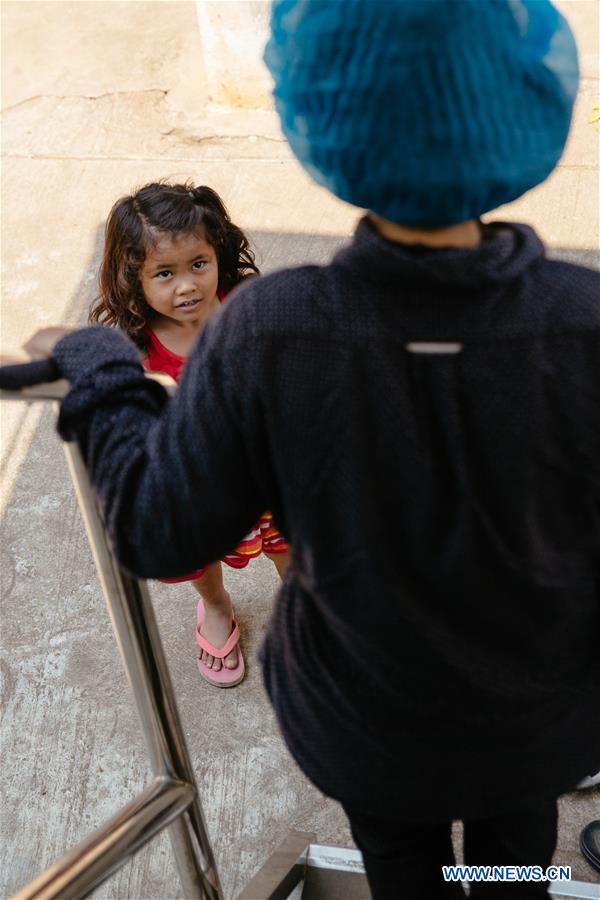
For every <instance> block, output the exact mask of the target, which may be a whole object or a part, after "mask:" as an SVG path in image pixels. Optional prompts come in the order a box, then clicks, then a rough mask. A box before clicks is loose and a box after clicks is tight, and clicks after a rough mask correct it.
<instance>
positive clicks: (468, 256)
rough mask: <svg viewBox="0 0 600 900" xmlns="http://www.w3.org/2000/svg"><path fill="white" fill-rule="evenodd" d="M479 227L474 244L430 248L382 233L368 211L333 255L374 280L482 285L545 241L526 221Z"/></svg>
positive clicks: (521, 267) (506, 277) (508, 276)
mask: <svg viewBox="0 0 600 900" xmlns="http://www.w3.org/2000/svg"><path fill="white" fill-rule="evenodd" d="M482 227H483V238H482V241H481V243H480V244H479V246H477V247H473V248H469V249H463V248H455V247H451V248H443V249H437V248H430V247H424V246H423V245H421V244H397V243H394V242H393V241H389V240H387V239H386V238H384V237H382V236H381V235H380V234H379V232H378V231H377V230H376V229H375V227H374V226H373V224H372V223H371V221H370V220H369V218H368V217H367V216H365V217H364V218H363V219H361V220H360V222H359V223H358V227H357V229H356V232H355V234H354V241H353V243H352V244H350V245H349V246H348V247H346V248H344V249H343V250H341V251H340V252H339V253H338V254H337V255H336V256H335V258H334V264H336V265H341V266H344V267H346V266H349V267H351V268H352V269H353V270H354V271H355V272H356V269H357V267H358V268H359V269H360V271H361V273H362V274H363V275H365V276H366V277H368V278H369V280H370V281H376V282H380V283H381V282H388V283H389V282H390V281H393V282H396V283H402V282H404V283H405V284H406V283H409V282H410V283H413V284H419V285H432V286H435V285H437V286H440V285H447V286H448V287H452V286H454V285H456V286H460V287H461V288H468V287H472V288H473V289H474V290H477V289H479V290H481V289H482V288H485V287H486V286H487V285H500V284H505V283H508V282H511V281H514V280H515V279H516V278H518V277H519V276H520V275H521V274H522V273H523V272H524V271H525V269H526V268H528V266H530V265H531V264H532V263H533V262H534V261H535V260H537V259H539V258H541V257H542V256H543V255H544V245H543V244H542V242H541V241H540V239H539V238H538V236H537V234H536V233H535V231H534V230H533V229H532V228H530V227H529V226H528V225H521V224H514V223H509V222H494V223H492V224H489V225H484V226H482Z"/></svg>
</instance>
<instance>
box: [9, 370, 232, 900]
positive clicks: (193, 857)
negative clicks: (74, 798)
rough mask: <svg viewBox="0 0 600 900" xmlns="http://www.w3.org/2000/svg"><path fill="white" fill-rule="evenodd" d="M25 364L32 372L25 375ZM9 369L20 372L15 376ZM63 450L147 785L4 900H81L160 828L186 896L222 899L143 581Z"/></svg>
mask: <svg viewBox="0 0 600 900" xmlns="http://www.w3.org/2000/svg"><path fill="white" fill-rule="evenodd" d="M44 365H45V364H44V363H40V364H37V373H38V374H37V377H39V380H43V379H44V377H48V376H47V369H46V370H44ZM11 368H12V367H11ZM27 369H29V371H30V372H32V373H33V377H29V379H28V378H27V374H26V370H27ZM19 370H22V372H23V373H25V377H24V378H23V377H21V376H20V374H19ZM3 371H4V372H7V373H8V372H9V370H8V369H5V370H3ZM45 371H46V376H45V375H44V372H45ZM14 372H15V373H16V376H15V384H14V385H11V386H16V383H17V382H19V383H21V384H24V383H29V384H31V383H32V381H35V380H36V368H35V367H34V366H33V365H32V366H28V367H18V368H17V367H14ZM54 377H56V375H54ZM19 379H20V381H19ZM8 382H10V378H9V379H8V380H7V378H4V377H3V378H2V381H1V383H2V385H3V386H6V385H7V384H8ZM66 388H67V385H66V382H64V381H56V382H54V383H53V384H40V385H37V386H33V387H26V388H23V389H21V390H10V391H7V390H1V391H0V398H2V399H11V400H26V401H32V400H58V399H60V398H61V397H62V396H64V394H65V392H66ZM64 448H65V453H66V456H67V461H68V464H69V469H70V472H71V477H72V479H73V483H74V485H75V491H76V494H77V499H78V502H79V508H80V509H81V514H82V516H83V521H84V523H85V527H86V531H87V536H88V539H89V542H90V546H91V548H92V553H93V555H94V561H95V563H96V568H97V570H98V574H99V576H100V581H101V584H102V591H103V593H104V598H105V600H106V605H107V606H108V612H109V615H110V618H111V621H112V626H113V630H114V634H115V638H116V641H117V644H118V646H119V649H120V651H121V658H122V661H123V666H124V668H125V672H126V673H127V677H128V679H129V683H130V685H131V688H132V690H133V695H134V699H135V704H136V706H137V709H138V713H139V716H140V719H141V721H142V726H143V729H144V734H145V736H146V743H147V745H148V750H149V753H150V759H151V763H152V768H153V771H154V781H153V782H152V783H151V784H150V786H149V787H147V788H146V789H145V790H144V791H142V792H141V794H139V795H138V796H137V797H136V798H135V800H133V802H132V803H129V804H128V805H127V806H125V807H124V808H123V809H122V810H121V811H120V812H119V813H117V815H116V816H115V817H114V818H113V819H111V820H110V821H109V822H107V823H106V824H105V825H104V826H103V827H102V828H100V829H99V830H98V831H96V832H94V834H92V835H91V836H90V837H89V838H87V840H85V841H83V842H82V843H81V844H79V845H78V846H77V847H76V848H75V849H74V850H72V851H71V852H69V853H67V854H66V855H65V856H63V857H62V859H60V860H59V861H58V862H56V863H55V864H54V865H52V866H50V867H49V868H48V869H46V871H45V872H43V873H42V874H41V875H39V876H38V877H37V878H36V879H35V880H34V881H32V882H31V883H30V884H28V885H27V886H26V887H24V888H23V889H22V890H20V891H19V892H18V894H16V895H15V898H14V900H52V898H60V900H71V898H79V897H87V896H88V894H90V893H91V892H92V891H93V890H94V889H95V888H97V887H98V885H100V884H101V883H102V882H103V881H104V880H105V879H107V878H108V877H109V876H110V875H111V874H112V873H113V872H115V871H116V870H117V869H118V868H120V867H121V866H122V865H123V864H124V863H125V862H126V861H127V860H128V859H129V858H130V857H132V856H133V854H134V853H136V852H137V851H138V850H139V849H140V848H141V847H143V846H144V845H145V844H146V843H147V842H148V841H149V840H150V839H151V838H153V837H154V836H155V835H156V834H157V833H158V832H159V831H161V830H162V829H163V828H165V827H166V826H169V834H170V837H171V843H172V845H173V850H174V852H175V857H176V860H177V866H178V868H179V875H180V877H181V882H182V887H183V892H184V894H185V896H186V898H199V900H223V893H222V889H221V885H220V882H219V876H218V873H217V869H216V866H215V860H214V856H213V853H212V849H211V846H210V841H209V838H208V834H207V831H206V825H205V822H204V817H203V814H202V809H201V806H200V801H199V799H198V789H197V786H196V781H195V778H194V773H193V770H192V766H191V763H190V758H189V755H188V751H187V748H186V745H185V740H184V737H183V732H182V729H181V724H180V721H179V714H178V712H177V706H176V703H175V697H174V694H173V687H172V685H171V679H170V676H169V672H168V669H167V664H166V661H165V657H164V653H163V649H162V645H161V642H160V637H159V633H158V629H157V625H156V620H155V618H154V610H153V608H152V604H151V602H150V597H149V594H148V590H147V588H146V585H145V583H144V582H142V581H138V579H137V578H133V577H132V576H131V575H128V574H127V573H126V572H124V571H123V570H122V569H121V568H120V567H119V565H118V563H117V562H116V560H115V557H114V555H113V552H112V549H111V547H110V544H109V542H108V538H107V534H106V531H105V528H104V525H103V522H102V519H101V517H100V513H99V511H98V507H97V504H96V499H95V496H94V493H93V491H92V488H91V485H90V481H89V478H88V474H87V471H86V468H85V465H84V462H83V459H82V457H81V454H80V452H79V448H78V446H77V445H76V444H71V443H69V444H64Z"/></svg>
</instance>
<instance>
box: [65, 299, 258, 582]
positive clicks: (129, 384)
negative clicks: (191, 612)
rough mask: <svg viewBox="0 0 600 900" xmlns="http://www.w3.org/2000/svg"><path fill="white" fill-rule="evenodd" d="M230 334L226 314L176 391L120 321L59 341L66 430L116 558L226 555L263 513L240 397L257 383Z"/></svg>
mask: <svg viewBox="0 0 600 900" xmlns="http://www.w3.org/2000/svg"><path fill="white" fill-rule="evenodd" d="M223 312H224V310H223ZM234 318H235V317H234ZM229 343H230V342H228V340H227V338H226V334H225V332H224V328H223V322H222V315H221V314H218V315H217V316H216V317H215V320H214V321H212V322H210V323H209V325H208V326H207V327H206V329H205V330H204V332H203V333H202V335H201V337H200V339H199V341H198V343H197V345H196V346H195V348H194V350H193V352H192V354H191V356H190V358H189V360H188V364H187V366H186V368H185V370H184V375H183V378H182V380H181V384H180V386H179V388H178V390H177V392H176V393H175V395H174V396H173V397H172V398H170V399H169V398H167V395H166V393H165V391H164V390H163V389H162V388H161V387H160V386H159V385H158V384H156V383H155V382H152V381H151V380H150V379H147V378H146V377H145V375H144V373H143V369H142V366H141V364H140V360H139V354H138V352H137V350H136V348H135V347H134V346H133V345H132V344H131V343H130V342H129V341H128V340H127V339H125V338H124V337H123V336H122V335H119V334H118V333H116V332H115V331H114V330H113V329H108V328H102V327H95V328H87V329H83V330H82V331H77V332H74V333H73V334H70V335H68V336H67V337H65V338H63V339H62V340H61V341H60V342H59V344H57V346H56V348H55V354H54V356H55V360H56V362H57V364H58V366H59V368H60V370H61V373H62V374H63V375H64V377H66V378H67V379H68V380H69V381H70V383H71V390H70V392H69V394H68V395H67V397H66V398H65V399H64V400H63V403H62V405H61V412H60V417H59V425H58V427H59V432H60V434H61V436H62V437H63V438H64V439H65V440H76V441H77V442H78V443H79V446H80V448H81V450H82V453H83V456H84V460H85V462H86V465H87V468H88V472H89V474H90V478H91V480H92V484H93V485H94V488H95V490H96V492H97V495H98V497H99V500H100V505H101V508H102V511H103V514H104V520H105V523H106V526H107V528H108V531H109V534H110V537H111V540H112V543H113V547H114V548H115V552H116V554H117V558H118V559H119V562H120V563H121V564H122V565H123V566H124V567H125V568H127V569H129V570H130V571H132V572H134V573H135V574H136V575H139V576H141V577H145V578H158V577H164V578H169V577H177V576H179V575H183V574H185V573H186V572H190V571H193V570H195V569H197V568H199V567H201V566H204V565H206V564H207V563H209V562H212V561H213V560H215V559H219V558H220V557H221V556H222V555H223V554H225V553H227V552H228V551H230V550H231V549H232V548H233V547H235V545H236V544H237V543H238V541H239V540H240V539H241V538H242V537H243V535H244V534H245V533H246V532H247V531H248V529H249V528H250V527H251V526H252V524H253V523H254V522H255V521H256V520H257V518H258V517H259V515H260V513H261V512H262V511H263V501H262V500H261V499H260V497H259V496H258V489H257V488H256V485H255V484H254V481H253V479H252V477H251V475H250V469H251V467H250V466H249V464H248V458H247V450H246V442H247V441H250V440H252V437H251V436H249V435H246V436H245V435H244V433H243V427H242V421H243V415H242V413H241V411H240V407H239V404H240V398H241V397H242V396H243V395H244V391H245V392H246V394H248V393H249V384H248V383H247V379H246V373H244V381H245V383H244V384H240V383H239V380H238V379H239V375H238V372H237V368H238V367H237V366H236V365H235V364H234V363H235V362H236V360H237V359H239V354H237V356H236V354H235V353H232V352H231V348H230V346H229Z"/></svg>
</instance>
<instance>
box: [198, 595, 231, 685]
mask: <svg viewBox="0 0 600 900" xmlns="http://www.w3.org/2000/svg"><path fill="white" fill-rule="evenodd" d="M223 594H224V597H225V598H226V601H225V602H219V603H218V604H214V602H213V603H211V604H210V605H209V604H207V602H206V601H204V619H203V620H202V628H201V629H200V634H201V635H202V637H203V638H206V640H207V641H208V642H209V644H212V645H213V647H217V648H219V649H220V648H221V647H224V646H225V644H226V642H227V638H228V637H229V635H230V634H231V629H232V627H233V622H232V620H233V610H232V608H231V599H230V597H229V594H227V593H226V592H225V591H223ZM198 659H199V660H201V661H202V662H203V663H204V665H205V666H206V667H207V668H208V669H212V670H213V672H218V671H219V669H220V668H221V660H220V658H219V657H218V656H212V654H210V653H207V652H206V650H202V649H199V652H198ZM223 663H224V665H225V668H226V669H235V667H236V666H237V664H238V653H237V648H236V647H234V649H233V650H232V651H231V653H228V654H227V656H226V657H225V659H224V660H223Z"/></svg>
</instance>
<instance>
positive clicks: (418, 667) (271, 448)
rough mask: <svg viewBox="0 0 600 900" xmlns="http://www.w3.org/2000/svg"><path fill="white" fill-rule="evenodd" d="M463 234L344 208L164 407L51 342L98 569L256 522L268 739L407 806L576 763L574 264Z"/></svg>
mask: <svg viewBox="0 0 600 900" xmlns="http://www.w3.org/2000/svg"><path fill="white" fill-rule="evenodd" d="M484 234H485V236H484V240H483V241H482V243H481V245H480V246H479V247H478V248H476V249H469V250H462V249H460V250H456V249H444V250H431V249H425V248H423V247H406V246H400V245H396V244H392V243H389V242H388V241H386V240H384V239H383V238H381V237H380V236H379V235H378V234H377V233H376V232H375V231H374V229H373V228H372V226H371V225H370V223H369V222H368V221H367V220H366V219H365V220H363V221H362V222H361V224H360V225H359V227H358V230H357V234H356V236H355V240H354V243H353V244H352V245H351V246H350V247H348V248H347V249H344V250H343V251H342V252H340V253H339V254H338V255H337V256H336V257H335V259H334V260H333V262H332V263H331V265H329V266H325V267H316V266H308V267H304V268H299V269H295V270H291V271H287V272H279V273H276V274H273V275H270V276H268V277H265V278H261V279H260V280H252V281H251V282H250V283H248V284H246V285H244V286H243V287H242V288H240V289H239V291H238V292H237V293H236V295H235V296H234V297H233V298H232V299H231V300H230V301H229V302H228V303H227V305H226V307H225V308H224V309H222V310H221V311H220V312H219V313H218V315H217V316H216V317H215V319H214V320H213V321H211V322H210V323H209V325H208V326H207V328H206V329H205V331H204V332H203V333H202V335H201V337H200V340H199V342H198V344H197V346H196V347H195V349H194V351H193V353H192V355H191V356H190V359H189V362H188V365H187V367H186V370H185V372H184V376H183V379H182V381H181V384H180V387H179V390H178V392H177V394H176V396H175V397H174V398H173V399H172V400H170V401H168V402H167V401H166V400H165V396H164V394H163V392H162V389H160V388H159V387H157V386H156V385H154V384H150V383H149V382H148V381H147V380H145V378H144V375H143V372H142V368H141V366H140V364H139V362H138V358H137V351H136V350H135V348H134V347H133V345H131V344H129V343H128V342H127V341H126V340H125V339H124V338H123V337H122V336H120V335H119V334H117V333H116V332H115V331H112V330H110V329H102V328H94V329H87V330H84V331H80V332H76V333H74V334H72V335H70V336H68V337H67V338H65V339H63V340H62V341H61V342H60V344H59V345H58V346H57V348H56V360H57V362H58V365H59V367H60V369H61V371H62V373H63V374H64V375H65V376H66V377H67V378H69V380H70V381H71V383H72V390H71V392H70V394H69V395H68V397H67V398H66V399H65V401H64V402H63V404H62V411H61V416H60V422H59V427H60V430H61V433H62V435H63V436H64V437H66V438H77V439H78V440H79V442H80V444H81V446H82V448H83V452H84V455H85V458H86V460H87V464H88V466H89V469H90V472H91V476H92V480H93V482H94V484H95V485H96V488H97V490H98V493H99V495H100V497H101V501H102V505H103V508H104V510H105V516H106V520H107V523H108V526H109V529H110V532H111V534H112V537H113V541H114V543H115V546H116V549H117V553H118V556H119V558H120V559H121V561H122V563H123V565H124V566H126V567H127V568H129V569H131V570H132V571H133V572H135V573H137V574H139V575H141V576H145V577H150V578H153V577H157V576H165V577H169V576H176V575H181V574H184V573H185V572H188V571H190V570H191V569H194V568H198V566H201V565H203V564H205V563H208V562H210V561H211V560H214V559H218V558H219V557H221V556H222V555H223V554H224V553H225V552H226V551H228V550H229V549H231V547H233V546H235V545H236V542H237V541H238V540H239V539H240V538H241V537H242V535H243V534H244V533H245V532H246V531H247V529H248V528H249V527H250V526H251V525H252V524H253V523H254V522H255V521H256V519H257V518H258V516H259V515H260V513H261V512H262V510H264V509H267V508H268V509H271V510H272V511H273V513H274V516H275V520H276V522H277V524H278V526H279V528H280V529H281V531H282V532H283V534H284V535H285V537H286V538H287V539H288V540H289V541H290V543H291V545H292V548H293V561H292V565H291V567H290V569H289V571H288V574H287V576H286V578H285V581H284V584H283V587H282V590H281V594H280V596H279V598H278V600H277V603H276V606H275V610H274V613H273V617H272V620H271V624H270V627H269V632H268V635H267V638H266V641H265V643H264V646H263V649H262V662H263V667H264V676H265V682H266V686H267V690H268V692H269V695H270V697H271V700H272V703H273V705H274V707H275V710H276V713H277V716H278V719H279V722H280V725H281V728H282V731H283V734H284V736H285V739H286V741H287V743H288V745H289V748H290V750H291V752H292V754H293V755H294V756H295V758H296V759H297V761H298V763H299V764H300V766H301V767H302V768H303V769H304V771H305V772H306V773H307V774H308V776H309V777H310V778H311V779H313V780H314V781H315V782H316V784H317V785H318V786H319V787H321V788H322V789H323V790H324V791H325V792H327V793H329V794H331V795H333V796H335V797H337V798H340V799H342V800H344V801H345V802H346V803H348V804H350V805H354V806H355V807H358V808H361V809H363V810H366V811H375V812H383V811H389V813H390V815H395V816H399V817H403V818H405V819H407V820H411V819H414V820H425V821H436V820H440V821H441V820H446V819H449V818H452V817H467V818H468V817H476V816H486V815H490V814H493V813H501V812H503V811H506V810H510V809H513V808H517V807H520V806H524V805H526V804H527V803H529V802H530V801H534V800H537V799H538V798H542V797H550V796H554V795H556V794H558V793H560V792H562V791H564V790H566V789H568V788H570V787H571V786H572V785H574V784H575V782H576V781H577V780H578V779H579V778H580V777H582V776H584V775H587V774H589V773H590V772H592V771H596V770H597V769H598V768H599V767H600V300H599V298H600V289H599V288H600V286H599V278H598V275H597V274H596V273H594V272H592V271H589V270H587V269H583V268H579V267H577V266H573V265H569V264H567V263H562V262H552V261H549V260H547V259H546V258H545V256H544V250H543V247H542V244H541V243H540V241H539V240H538V238H537V237H536V235H535V233H534V232H533V231H532V230H531V229H530V228H528V227H525V226H521V225H502V224H498V225H496V226H494V227H488V228H486V229H485V233H484ZM410 342H460V343H461V345H462V350H461V352H458V353H441V354H439V353H438V354H423V353H415V352H412V350H411V349H408V348H407V344H409V343H410ZM413 349H419V348H413ZM421 349H423V348H421ZM200 739H201V737H200V736H199V737H198V740H200Z"/></svg>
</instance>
